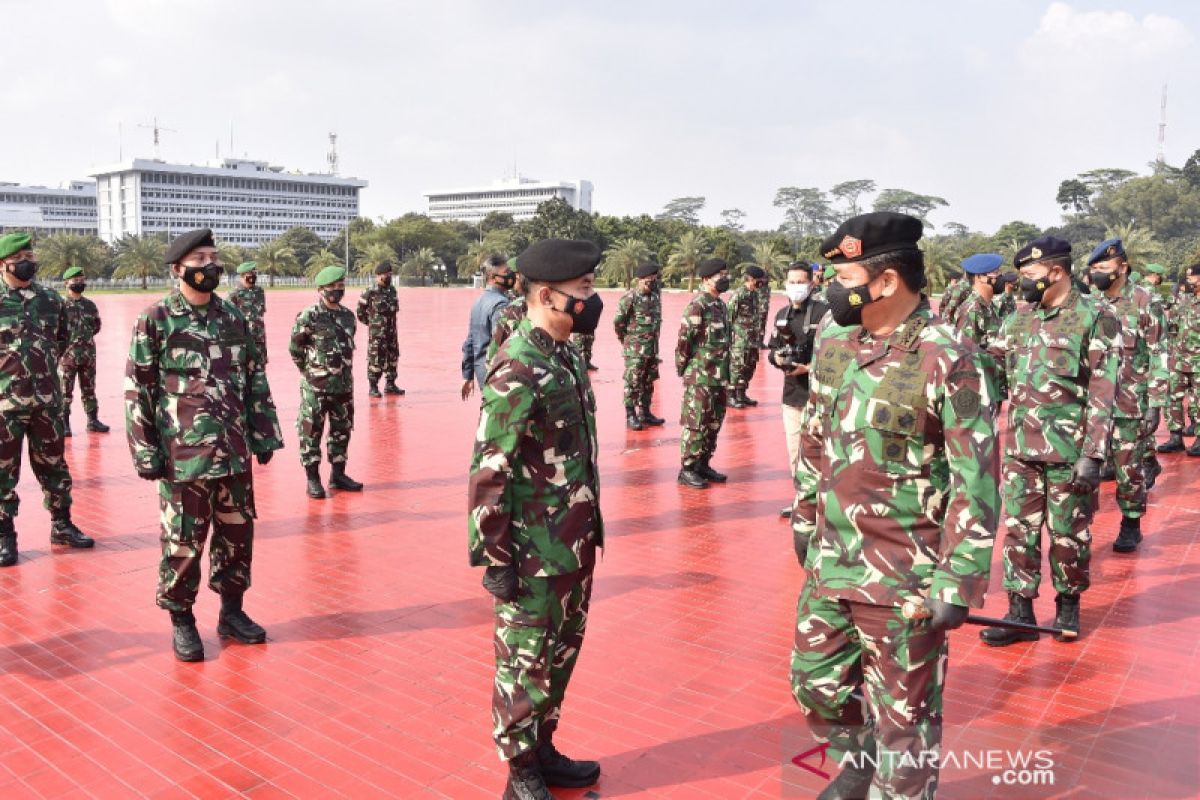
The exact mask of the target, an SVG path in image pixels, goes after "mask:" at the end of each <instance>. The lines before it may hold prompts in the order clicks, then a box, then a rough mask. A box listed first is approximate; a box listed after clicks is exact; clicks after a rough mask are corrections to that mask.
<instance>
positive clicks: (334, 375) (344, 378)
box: [288, 267, 363, 500]
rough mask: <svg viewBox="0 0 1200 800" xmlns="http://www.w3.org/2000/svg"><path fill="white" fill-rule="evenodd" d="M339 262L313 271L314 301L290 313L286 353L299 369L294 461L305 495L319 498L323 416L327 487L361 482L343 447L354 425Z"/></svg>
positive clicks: (350, 320) (349, 329)
mask: <svg viewBox="0 0 1200 800" xmlns="http://www.w3.org/2000/svg"><path fill="white" fill-rule="evenodd" d="M345 278H346V270H345V268H344V267H326V268H325V269H323V270H321V271H320V272H318V273H317V278H316V284H317V292H318V294H319V298H318V299H317V302H316V303H314V304H313V305H311V306H309V307H308V308H306V309H304V310H303V311H301V312H300V313H299V314H297V315H296V324H295V325H293V326H292V339H291V344H289V345H288V354H289V355H291V357H292V361H293V362H294V363H295V364H296V368H297V369H299V370H300V412H299V416H297V417H296V432H297V433H298V434H300V463H301V464H303V465H304V472H305V473H306V475H307V479H308V496H309V497H311V498H313V499H315V500H320V499H322V498H324V497H325V488H324V487H323V486H321V475H320V467H321V435H322V434H323V433H324V432H325V421H326V419H328V420H329V438H328V439H327V440H326V442H325V447H326V449H327V451H328V453H329V464H330V468H331V472H330V475H329V486H330V487H331V488H334V489H341V490H342V491H346V492H361V491H362V488H363V485H362V484H361V483H359V482H358V481H356V480H354V479H353V478H351V477H350V476H349V475H347V474H346V451H347V450H348V449H349V447H350V432H351V431H352V430H354V375H353V367H354V331H355V325H354V314H353V313H352V312H351V311H350V309H348V308H346V307H345V306H344V305H342V297H343V296H345V294H346V281H345Z"/></svg>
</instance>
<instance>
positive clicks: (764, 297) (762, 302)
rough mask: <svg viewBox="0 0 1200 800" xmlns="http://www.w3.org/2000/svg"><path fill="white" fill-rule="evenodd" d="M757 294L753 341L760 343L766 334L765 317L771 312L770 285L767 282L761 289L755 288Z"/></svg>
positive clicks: (763, 340) (764, 339)
mask: <svg viewBox="0 0 1200 800" xmlns="http://www.w3.org/2000/svg"><path fill="white" fill-rule="evenodd" d="M754 293H755V294H756V295H758V328H756V329H755V341H756V342H758V343H759V344H762V343H763V342H765V341H766V336H767V317H768V316H769V315H770V313H771V286H770V283H768V284H767V285H766V286H764V287H762V288H761V289H755V290H754Z"/></svg>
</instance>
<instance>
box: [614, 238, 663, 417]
mask: <svg viewBox="0 0 1200 800" xmlns="http://www.w3.org/2000/svg"><path fill="white" fill-rule="evenodd" d="M658 273H659V267H658V264H655V263H654V262H652V261H646V262H643V263H642V264H639V265H638V268H637V270H636V271H635V272H634V276H635V277H636V278H637V282H636V283H635V284H634V287H633V288H632V289H630V290H629V291H628V292H626V293H625V294H623V295H622V296H621V300H620V302H618V303H617V314H616V316H615V317H614V318H613V329H614V330H615V331H616V333H617V341H619V342H620V343H621V347H622V348H623V351H624V356H625V425H626V426H627V427H628V428H629V429H630V430H635V431H640V430H643V429H644V428H646V427H651V426H657V425H662V424H663V423H664V422H666V420H664V419H663V418H662V417H656V416H654V415H653V414H651V413H650V400H651V398H652V397H653V396H654V382H655V381H657V380H658V365H659V363H660V362H661V359H660V358H659V357H658V335H659V332H660V331H661V330H662V295H660V294H659V293H658V292H657V291H655V286H656V284H657V283H658Z"/></svg>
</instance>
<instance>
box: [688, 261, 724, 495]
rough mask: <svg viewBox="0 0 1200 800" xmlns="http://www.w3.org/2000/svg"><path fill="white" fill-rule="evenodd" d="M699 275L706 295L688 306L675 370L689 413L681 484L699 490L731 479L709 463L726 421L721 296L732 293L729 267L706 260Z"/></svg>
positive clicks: (699, 270) (693, 300)
mask: <svg viewBox="0 0 1200 800" xmlns="http://www.w3.org/2000/svg"><path fill="white" fill-rule="evenodd" d="M696 274H697V275H699V276H700V278H701V279H702V283H701V284H700V291H699V292H697V293H696V296H695V297H694V298H692V301H691V302H690V303H688V307H687V308H686V309H685V310H684V312H683V320H682V322H681V323H680V325H679V338H678V340H677V341H676V344H675V371H676V373H678V374H679V377H681V378H683V410H682V413H681V414H680V420H679V424H680V425H682V426H683V431H682V433H681V434H680V437H679V450H680V460H681V461H682V462H683V463H682V467H681V469H680V470H679V478H678V481H679V483H680V484H681V485H683V486H690V487H691V488H693V489H704V488H707V487H708V482H709V481H716V482H717V483H724V482H725V481H726V480H728V476H726V475H723V474H722V473H720V472H717V471H716V470H715V469H713V468H712V465H711V464H710V463H709V462H710V461H711V459H712V457H713V453H715V452H716V450H717V435H718V434H719V433H720V432H721V424H722V423H723V422H724V421H725V392H726V387H727V386H728V385H729V322H728V318H727V315H726V311H725V303H723V302H721V294H722V293H724V292H727V291H729V265H727V264H726V263H725V261H724V260H723V259H720V258H709V259H705V260H704V261H701V262H700V264H699V266H698V267H697V268H696Z"/></svg>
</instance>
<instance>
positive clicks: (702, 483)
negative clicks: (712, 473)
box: [676, 464, 708, 489]
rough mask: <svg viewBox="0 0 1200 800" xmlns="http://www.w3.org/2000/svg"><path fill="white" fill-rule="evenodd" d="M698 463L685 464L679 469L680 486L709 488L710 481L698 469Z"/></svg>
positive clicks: (678, 479) (678, 480)
mask: <svg viewBox="0 0 1200 800" xmlns="http://www.w3.org/2000/svg"><path fill="white" fill-rule="evenodd" d="M697 466H698V465H692V466H690V467H689V466H688V465H687V464H684V465H683V469H681V470H679V477H678V478H677V479H676V480H677V482H678V483H679V485H680V486H690V487H692V488H693V489H707V488H708V481H707V480H705V479H704V476H703V475H701V474H700V472H699V471H698V470H697V469H696V467H697Z"/></svg>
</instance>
